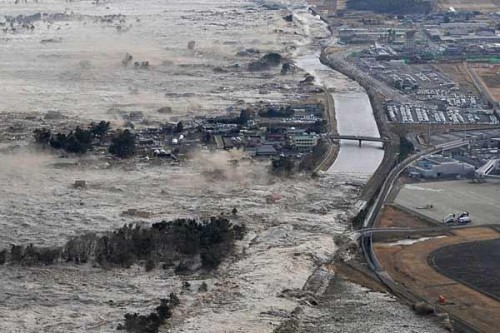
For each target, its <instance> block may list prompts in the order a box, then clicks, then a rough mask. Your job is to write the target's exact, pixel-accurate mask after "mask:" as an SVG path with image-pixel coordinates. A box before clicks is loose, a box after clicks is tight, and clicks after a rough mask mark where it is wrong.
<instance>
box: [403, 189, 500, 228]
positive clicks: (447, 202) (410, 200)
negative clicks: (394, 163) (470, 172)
mask: <svg viewBox="0 0 500 333" xmlns="http://www.w3.org/2000/svg"><path fill="white" fill-rule="evenodd" d="M499 202H500V186H498V182H495V181H488V182H486V183H482V184H477V183H469V182H468V181H466V180H464V181H462V180H460V181H442V182H431V183H418V184H407V185H404V186H403V187H402V188H401V190H400V192H399V194H398V195H397V197H396V199H395V203H397V204H399V205H401V206H404V207H406V208H408V209H410V210H412V211H415V212H416V213H420V214H423V215H425V216H427V217H429V218H431V219H434V220H436V221H441V220H442V219H443V217H445V216H446V215H448V214H451V213H455V214H456V213H459V212H463V211H468V212H470V214H471V217H472V225H480V224H498V223H500V219H499V218H498V215H499V214H500V207H499V206H498V203H499ZM426 205H432V206H433V207H432V208H430V209H418V208H417V207H425V206H426Z"/></svg>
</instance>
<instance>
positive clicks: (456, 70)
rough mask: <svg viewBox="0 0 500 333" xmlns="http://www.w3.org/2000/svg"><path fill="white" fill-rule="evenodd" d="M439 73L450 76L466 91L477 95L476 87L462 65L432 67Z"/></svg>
mask: <svg viewBox="0 0 500 333" xmlns="http://www.w3.org/2000/svg"><path fill="white" fill-rule="evenodd" d="M434 67H435V68H437V69H438V70H439V71H440V72H442V73H445V74H447V75H448V76H450V77H451V78H452V79H453V80H454V81H455V82H457V83H458V84H460V86H461V87H463V88H464V89H466V90H469V91H471V92H474V93H477V92H478V91H477V89H476V86H475V85H474V82H473V81H472V79H471V77H470V76H469V74H468V73H467V71H466V70H465V68H464V65H463V64H462V63H455V64H439V65H434Z"/></svg>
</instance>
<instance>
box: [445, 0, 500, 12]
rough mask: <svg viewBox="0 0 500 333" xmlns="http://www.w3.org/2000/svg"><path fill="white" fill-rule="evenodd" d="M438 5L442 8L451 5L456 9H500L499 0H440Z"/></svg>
mask: <svg viewBox="0 0 500 333" xmlns="http://www.w3.org/2000/svg"><path fill="white" fill-rule="evenodd" d="M438 6H439V8H441V9H445V10H446V9H448V8H450V7H453V8H455V9H456V10H482V11H498V8H499V6H500V1H499V0H439V1H438Z"/></svg>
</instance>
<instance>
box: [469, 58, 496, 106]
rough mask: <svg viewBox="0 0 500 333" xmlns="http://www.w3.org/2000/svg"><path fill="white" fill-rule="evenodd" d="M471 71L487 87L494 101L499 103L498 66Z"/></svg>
mask: <svg viewBox="0 0 500 333" xmlns="http://www.w3.org/2000/svg"><path fill="white" fill-rule="evenodd" d="M473 70H474V72H476V74H477V75H478V76H479V78H480V79H481V81H482V82H483V85H484V86H485V87H487V89H488V91H489V92H490V95H491V96H492V97H493V98H494V99H495V100H496V101H500V66H498V65H494V66H487V67H481V68H473Z"/></svg>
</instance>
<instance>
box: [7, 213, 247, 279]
mask: <svg viewBox="0 0 500 333" xmlns="http://www.w3.org/2000/svg"><path fill="white" fill-rule="evenodd" d="M245 232H246V228H245V226H244V225H234V224H232V223H231V222H230V221H229V220H228V219H225V218H223V217H212V218H210V219H209V220H206V221H196V220H193V219H177V220H173V221H169V222H167V221H162V222H158V223H154V224H153V225H152V226H151V227H143V226H141V225H140V224H128V225H124V226H123V227H122V228H120V229H118V230H116V231H114V232H112V233H105V234H103V235H100V236H99V235H96V234H92V233H90V234H85V235H82V236H78V237H74V238H72V239H71V240H69V241H68V242H67V243H66V244H65V245H64V246H62V247H57V248H39V247H35V246H33V244H29V245H28V246H22V245H12V246H11V249H10V251H9V252H7V251H6V250H4V251H0V263H6V262H10V263H14V264H21V265H33V264H45V265H50V264H53V263H56V262H59V261H65V262H74V263H77V264H79V263H86V262H89V261H93V262H96V263H98V264H100V265H101V266H103V267H114V266H116V267H124V268H128V267H130V266H131V265H133V264H134V263H137V262H146V266H148V265H149V267H150V268H154V266H155V265H154V263H155V262H175V261H178V262H180V265H183V261H184V260H188V259H193V258H199V259H200V262H201V265H202V266H201V267H202V268H204V269H207V270H211V269H214V268H216V267H217V266H218V265H219V264H220V263H221V261H222V260H223V259H224V258H225V257H226V256H227V255H229V254H231V253H232V250H233V248H234V244H235V241H236V240H239V239H242V238H243V236H244V234H245ZM151 262H152V265H151ZM146 268H148V267H146Z"/></svg>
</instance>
